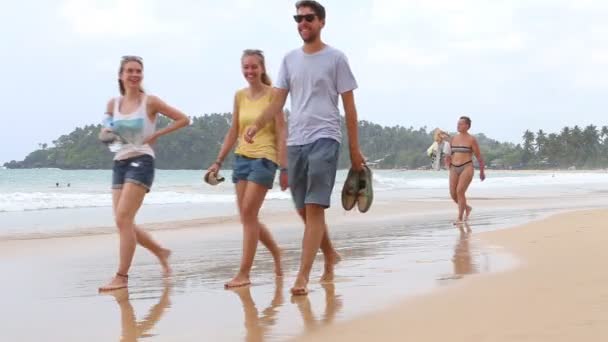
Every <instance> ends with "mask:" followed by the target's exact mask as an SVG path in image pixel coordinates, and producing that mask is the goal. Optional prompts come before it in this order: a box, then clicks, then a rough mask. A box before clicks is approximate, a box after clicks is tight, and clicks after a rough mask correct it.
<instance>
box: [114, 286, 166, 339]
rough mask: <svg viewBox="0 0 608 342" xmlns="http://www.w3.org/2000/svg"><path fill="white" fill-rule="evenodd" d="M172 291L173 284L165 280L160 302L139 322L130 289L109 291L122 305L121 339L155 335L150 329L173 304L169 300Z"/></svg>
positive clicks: (119, 304) (120, 305)
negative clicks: (130, 298) (132, 303)
mask: <svg viewBox="0 0 608 342" xmlns="http://www.w3.org/2000/svg"><path fill="white" fill-rule="evenodd" d="M170 293H171V285H170V283H169V282H165V286H164V288H163V292H162V295H161V296H160V299H159V300H158V303H157V304H156V305H154V306H153V307H152V308H150V311H149V312H148V315H147V316H146V317H144V319H143V320H142V321H141V322H137V319H136V317H135V310H133V305H131V301H130V300H129V290H128V289H127V288H125V289H120V290H117V291H112V292H109V293H108V295H111V296H113V297H114V299H116V303H118V306H119V307H120V316H121V324H122V334H121V336H120V341H125V342H132V341H137V339H138V338H140V337H141V338H145V337H150V336H154V335H153V334H150V333H149V331H150V330H152V328H154V326H155V325H156V323H158V321H159V320H160V318H161V317H162V315H163V313H164V311H165V309H166V308H168V307H169V306H170V305H171V302H170V300H169V296H170Z"/></svg>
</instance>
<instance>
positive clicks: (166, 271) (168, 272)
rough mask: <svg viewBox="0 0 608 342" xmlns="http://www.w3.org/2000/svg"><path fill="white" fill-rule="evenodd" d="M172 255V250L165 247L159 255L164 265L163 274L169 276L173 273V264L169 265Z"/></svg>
mask: <svg viewBox="0 0 608 342" xmlns="http://www.w3.org/2000/svg"><path fill="white" fill-rule="evenodd" d="M170 256H171V250H169V249H166V248H163V249H162V250H161V252H160V255H159V256H158V260H159V261H160V265H161V266H162V267H163V276H165V277H168V276H170V275H171V272H172V270H171V266H169V257H170Z"/></svg>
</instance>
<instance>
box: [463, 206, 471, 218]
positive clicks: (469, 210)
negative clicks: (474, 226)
mask: <svg viewBox="0 0 608 342" xmlns="http://www.w3.org/2000/svg"><path fill="white" fill-rule="evenodd" d="M471 211H473V207H471V206H470V205H467V209H466V215H465V217H464V220H465V221H466V220H468V219H469V216H471Z"/></svg>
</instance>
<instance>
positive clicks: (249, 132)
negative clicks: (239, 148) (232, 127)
mask: <svg viewBox="0 0 608 342" xmlns="http://www.w3.org/2000/svg"><path fill="white" fill-rule="evenodd" d="M259 130H260V129H259V128H258V126H256V125H251V126H249V127H247V128H246V129H245V134H244V135H243V138H244V139H245V141H246V142H248V143H250V144H251V143H253V137H255V135H256V134H257V133H258V131H259Z"/></svg>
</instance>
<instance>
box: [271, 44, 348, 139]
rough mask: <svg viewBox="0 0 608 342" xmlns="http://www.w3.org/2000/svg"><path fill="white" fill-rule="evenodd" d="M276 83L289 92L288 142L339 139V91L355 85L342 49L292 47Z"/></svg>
mask: <svg viewBox="0 0 608 342" xmlns="http://www.w3.org/2000/svg"><path fill="white" fill-rule="evenodd" d="M275 87H277V88H281V89H287V90H289V93H290V96H291V113H290V116H289V126H288V130H289V136H288V138H287V145H289V146H294V145H306V144H310V143H313V142H315V141H317V140H318V139H321V138H330V139H334V140H336V141H338V142H341V140H342V134H341V132H340V110H339V109H338V100H339V95H340V94H342V93H345V92H347V91H349V90H354V89H356V88H357V81H356V80H355V77H354V76H353V73H352V71H351V70H350V67H349V65H348V60H347V59H346V56H345V55H344V53H342V52H341V51H340V50H337V49H334V48H333V47H331V46H325V47H324V48H323V50H321V51H319V52H316V53H314V54H307V53H305V52H304V51H303V50H302V48H298V49H296V50H293V51H291V52H289V53H288V54H287V55H285V57H284V58H283V63H282V64H281V70H280V71H279V77H278V79H277V83H276V85H275Z"/></svg>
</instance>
